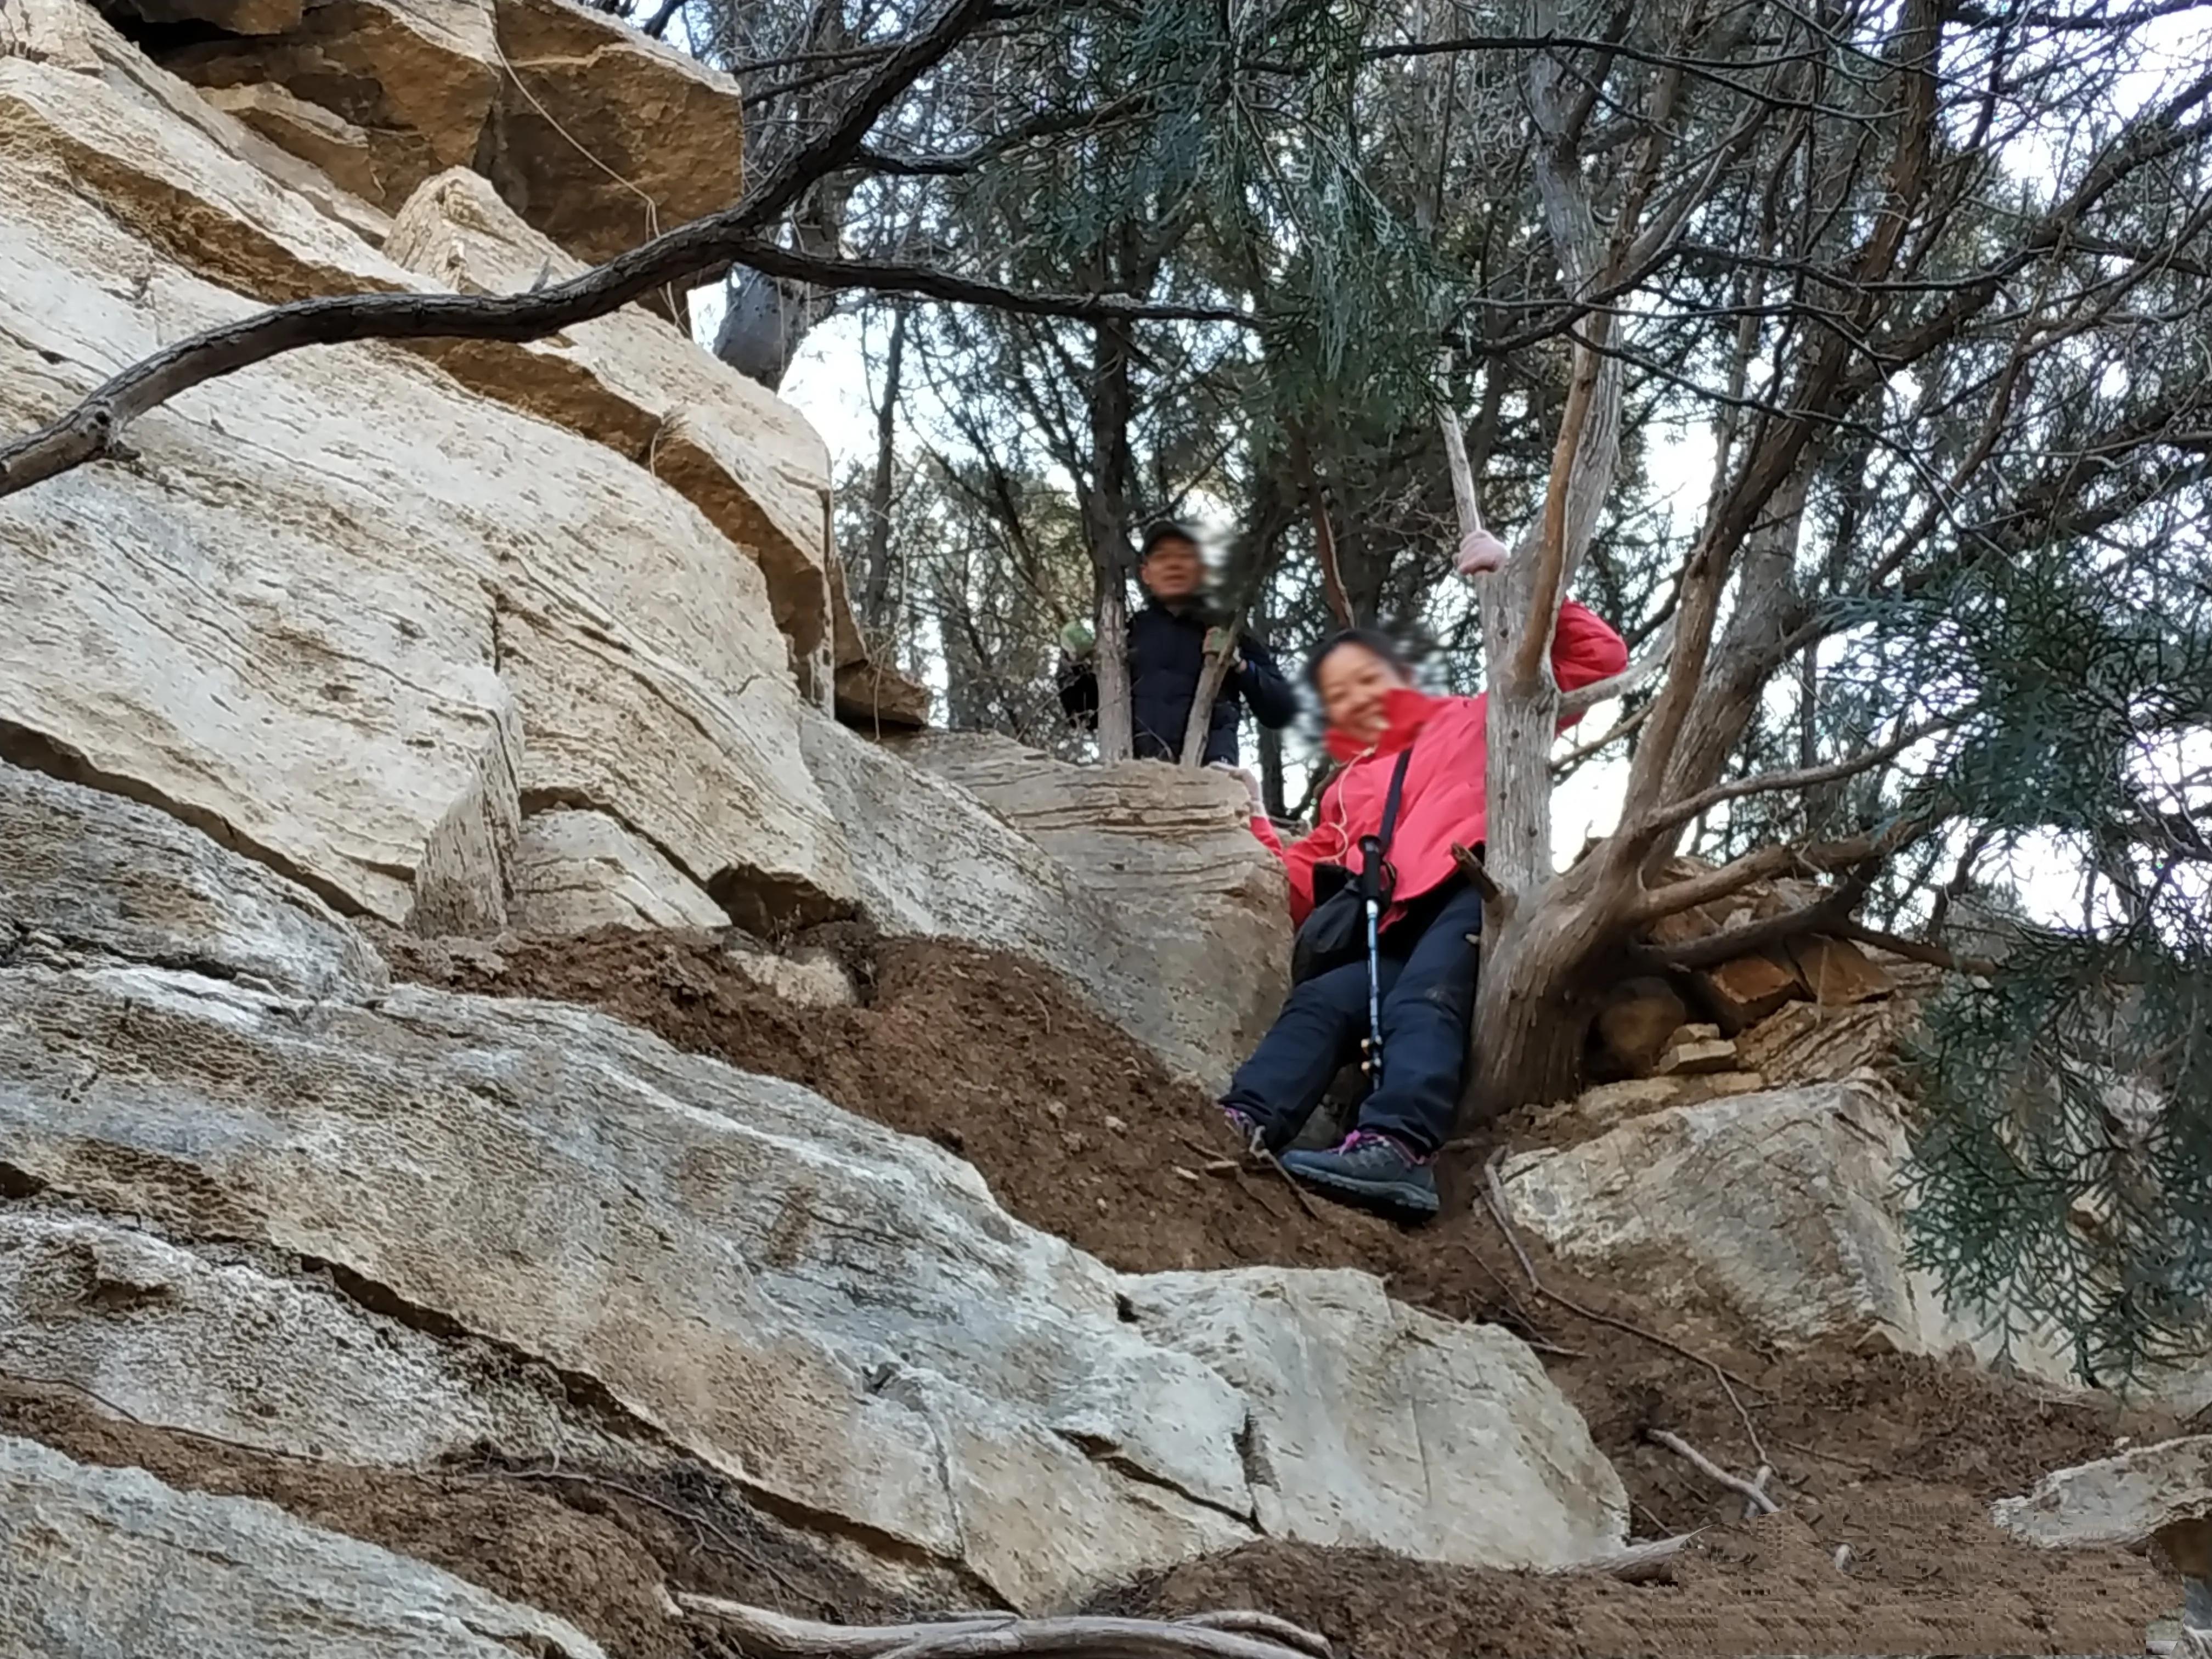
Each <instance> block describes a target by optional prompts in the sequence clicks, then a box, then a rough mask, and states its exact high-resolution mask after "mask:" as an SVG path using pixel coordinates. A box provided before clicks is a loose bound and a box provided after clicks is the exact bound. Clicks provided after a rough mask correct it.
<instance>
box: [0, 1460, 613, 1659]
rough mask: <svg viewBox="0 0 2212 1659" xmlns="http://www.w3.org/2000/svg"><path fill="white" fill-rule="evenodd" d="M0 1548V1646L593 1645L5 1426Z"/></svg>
mask: <svg viewBox="0 0 2212 1659" xmlns="http://www.w3.org/2000/svg"><path fill="white" fill-rule="evenodd" d="M0 1559H4V1560H5V1561H6V1562H7V1564H8V1565H7V1570H6V1583H7V1593H6V1594H5V1595H0V1652H6V1653H20V1654H38V1655H40V1656H41V1659H117V1656H121V1655H124V1654H131V1653H154V1652H161V1653H189V1654H192V1655H194V1656H196V1659H295V1656H297V1655H301V1654H308V1653H312V1654H315V1655H317V1656H327V1659H385V1656H387V1655H392V1654H403V1653H404V1654H407V1655H410V1656H419V1659H511V1656H513V1655H514V1654H517V1653H529V1654H535V1655H538V1656H542V1659H603V1656H602V1652H601V1650H600V1648H599V1644H598V1643H596V1642H593V1641H592V1639H591V1638H588V1637H586V1635H584V1633H583V1632H580V1631H579V1630H577V1629H576V1628H575V1627H574V1626H571V1625H569V1624H568V1623H566V1622H564V1621H563V1620H559V1619H556V1618H554V1617H553V1616H552V1615H551V1614H550V1613H541V1612H539V1611H538V1609H536V1608H534V1607H517V1606H516V1605H515V1604H514V1603H513V1602H511V1601H502V1600H501V1599H500V1598H499V1597H498V1596H495V1595H491V1594H490V1593H489V1591H486V1590H482V1589H477V1587H476V1586H475V1585H474V1584H471V1583H465V1582H464V1581H463V1580H461V1579H459V1578H456V1577H453V1575H452V1574H451V1573H448V1572H441V1571H439V1570H438V1569H437V1568H435V1567H431V1566H426V1565H423V1564H422V1562H420V1561H415V1560H410V1559H408V1558H406V1557H404V1556H399V1555H394V1554H392V1553H390V1552H388V1551H386V1550H381V1549H378V1548H376V1547H374V1546H371V1545H368V1544H363V1543H361V1542H359V1541H356V1540H354V1539H351V1538H345V1537H342V1536H340V1535H339V1534H336V1533H331V1532H325V1531H323V1530H322V1529H320V1528H315V1527H310V1526H307V1525H305V1524H303V1523H302V1522H298V1521H295V1520H293V1519H292V1518H291V1517H290V1516H287V1515H286V1514H285V1513H284V1512H283V1510H278V1509H276V1508H273V1507H271V1506H270V1505H269V1504H262V1503H257V1502H255V1501H254V1500H252V1499H251V1498H222V1497H213V1496H209V1495H207V1494H204V1493H200V1492H178V1491H176V1490H174V1489H173V1488H172V1487H169V1486H164V1485H163V1484H162V1483H161V1481H159V1480H155V1478H154V1477H153V1476H152V1475H150V1474H147V1473H146V1472H145V1471H144V1470H143V1469H106V1468H88V1467H87V1466H85V1465H84V1464H82V1463H78V1462H73V1461H72V1460H70V1459H69V1458H67V1457H64V1456H63V1455H61V1454H60V1453H58V1452H56V1451H51V1450H49V1449H46V1447H44V1446H40V1445H37V1444H35V1443H32V1442H30V1441H26V1440H18V1439H14V1438H9V1437H0Z"/></svg>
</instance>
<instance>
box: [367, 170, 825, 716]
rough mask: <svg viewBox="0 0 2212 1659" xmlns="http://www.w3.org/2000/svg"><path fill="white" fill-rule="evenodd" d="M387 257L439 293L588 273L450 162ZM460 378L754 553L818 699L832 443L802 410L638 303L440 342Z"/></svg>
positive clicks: (415, 200) (507, 290)
mask: <svg viewBox="0 0 2212 1659" xmlns="http://www.w3.org/2000/svg"><path fill="white" fill-rule="evenodd" d="M385 252H386V253H387V254H389V255H390V256H391V257H392V258H394V259H396V260H398V262H399V263H400V264H404V265H406V266H409V267H410V268H411V269H413V270H416V271H419V272H421V273H422V275H424V276H428V277H429V278H431V279H432V280H433V281H435V283H437V284H438V285H439V286H441V287H443V288H449V289H455V290H457V291H459V292H461V293H472V294H513V293H520V292H521V291H522V290H524V289H528V288H530V287H531V286H532V284H533V283H538V282H540V281H551V282H565V281H567V280H568V278H569V277H571V276H576V275H578V274H579V273H580V272H581V271H582V270H583V269H584V266H583V265H582V264H581V263H580V262H579V261H578V260H576V259H574V258H571V257H570V256H568V254H566V253H563V252H562V251H561V250H560V249H559V248H558V247H556V246H555V245H554V244H553V242H551V241H550V240H548V239H547V238H545V237H544V236H542V235H540V234H538V232H536V231H534V230H532V228H530V227H529V226H528V225H526V224H525V223H524V222H522V220H521V219H520V218H519V217H517V216H516V215H515V213H514V211H513V210H512V209H511V208H509V207H508V206H507V204H505V203H504V202H502V201H501V200H500V198H499V197H498V195H497V194H496V193H495V191H493V189H492V187H491V185H490V184H489V182H488V181H487V180H485V179H483V177H481V176H480V175H479V174H477V173H471V172H469V171H467V170H466V169H465V168H456V169H453V170H452V171H450V172H447V173H441V174H439V175H438V176H437V177H436V178H435V179H430V180H429V181H428V182H427V183H426V184H424V185H422V188H421V189H419V190H417V191H416V192H415V193H414V195H413V196H412V197H410V198H409V199H408V201H407V203H406V204H405V205H404V207H402V208H401V209H400V210H399V213H398V218H397V219H396V220H395V221H394V222H393V227H392V235H391V237H390V239H389V240H387V241H386V244H385ZM433 355H435V356H436V358H437V360H438V362H440V363H441V364H442V365H443V366H444V367H445V368H447V371H448V372H450V373H451V374H453V375H454V376H456V377H457V378H458V379H459V380H462V381H463V382H464V383H465V384H466V385H468V386H471V387H472V388H474V389H475V390H477V391H478V392H483V394H484V395H485V396H486V397H489V398H496V399H498V400H499V401H500V402H501V403H505V404H512V405H513V406H514V407H516V408H518V409H523V410H528V411H530V412H531V413H532V414H534V415H538V416H543V417H544V419H546V420H549V421H552V422H556V423H557V424H560V425H562V426H566V427H568V428H570V429H571V430H573V431H575V432H579V433H581V434H582V435H585V436H586V437H590V438H593V439H596V440H597V441H599V442H601V443H604V444H605V445H607V446H608V447H611V448H612V449H614V450H616V451H617V452H619V453H622V454H624V455H627V456H629V457H630V458H631V459H635V460H637V461H639V462H640V463H641V465H645V466H646V467H647V468H648V470H650V471H652V473H653V476H654V477H657V478H659V479H660V480H661V481H662V482H663V483H666V484H667V485H668V486H669V487H670V488H671V489H674V490H676V491H677V492H678V494H680V495H683V496H684V498H685V499H686V500H687V501H690V502H691V503H692V504H693V505H694V506H696V507H698V509H699V510H700V511H701V512H702V513H704V514H706V516H707V519H708V521H709V522H710V523H712V524H713V525H714V527H715V528H716V529H718V530H720V532H722V533H723V534H724V535H725V536H726V537H728V538H730V540H731V541H732V542H734V543H736V544H738V546H740V547H742V548H744V550H745V551H746V552H748V553H749V554H750V555H751V556H753V558H754V559H755V560H757V562H759V565H760V568H761V574H763V576H764V577H765V578H766V579H767V581H768V591H769V600H770V603H771V605H772V606H773V608H774V611H775V621H776V626H777V627H778V628H779V629H781V630H782V632H783V635H784V636H785V638H786V639H787V640H788V641H790V642H791V653H792V659H793V668H794V669H795V670H796V671H797V672H798V675H799V683H800V684H801V686H802V688H805V689H808V690H811V691H812V692H813V694H814V700H815V701H816V702H825V701H826V700H827V695H828V687H827V678H828V676H829V671H830V664H829V655H830V635H831V632H832V623H831V617H830V606H831V603H832V600H831V593H830V580H829V571H828V568H827V562H828V560H829V556H830V553H829V450H828V448H827V447H825V446H824V445H823V441H822V440H821V439H820V438H819V437H818V436H817V435H816V434H815V432H814V430H813V429H812V428H811V427H809V426H808V425H807V424H806V422H805V421H804V420H802V419H800V418H799V414H798V411H797V410H793V408H792V407H791V406H790V405H789V404H786V403H784V402H783V401H782V400H781V398H777V397H775V395H774V394H773V393H771V392H768V391H766V390H765V389H763V387H761V386H758V385H757V384H756V383H755V382H753V381H751V380H747V379H746V378H745V377H744V375H742V374H738V373H737V372H736V371H735V370H733V369H732V368H727V367H726V366H725V365H724V364H722V363H721V362H718V361H717V360H716V359H715V358H714V356H712V355H711V354H709V353H708V352H706V351H703V350H702V349H700V348H699V347H698V346H697V345H696V344H694V343H692V342H691V341H690V340H687V339H685V338H684V337H682V336H680V335H678V334H675V333H673V332H671V331H670V330H669V328H668V327H667V325H665V324H664V323H661V322H659V321H658V320H656V319H653V318H652V317H649V316H647V314H646V313H644V312H643V311H641V310H639V309H638V308H636V307H624V308H623V310H621V311H618V312H617V313H613V314H612V315H611V316H606V317H601V318H599V319H595V320H593V321H592V322H588V323H580V324H578V325H575V326H574V327H573V328H570V329H567V330H564V331H562V333H560V334H559V335H556V336H555V337H552V338H550V339H547V340H541V341H535V342H532V343H528V344H526V345H524V346H521V347H520V348H518V347H515V346H513V345H509V344H507V343H502V342H496V341H488V342H471V341H450V342H447V343H443V344H442V345H441V346H439V347H437V348H435V349H434V352H433Z"/></svg>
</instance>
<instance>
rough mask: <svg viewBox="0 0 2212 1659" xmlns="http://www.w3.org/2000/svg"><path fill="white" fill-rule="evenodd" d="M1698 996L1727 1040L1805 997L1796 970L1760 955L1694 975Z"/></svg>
mask: <svg viewBox="0 0 2212 1659" xmlns="http://www.w3.org/2000/svg"><path fill="white" fill-rule="evenodd" d="M1696 984H1697V987H1698V995H1699V999H1700V1000H1703V1001H1704V1003H1705V1006H1706V1007H1707V1008H1709V1009H1711V1011H1712V1015H1713V1018H1715V1019H1716V1020H1717V1021H1718V1022H1719V1024H1720V1028H1721V1030H1723V1031H1724V1032H1726V1033H1727V1034H1728V1035H1729V1036H1735V1034H1736V1033H1737V1032H1739V1031H1742V1030H1747V1029H1748V1028H1749V1027H1751V1026H1753V1025H1756V1024H1759V1021H1760V1020H1762V1019H1765V1018H1766V1017H1767V1016H1768V1015H1769V1014H1771V1013H1773V1012H1775V1011H1776V1010H1777V1009H1778V1008H1781V1007H1784V1006H1786V1005H1788V1004H1790V1003H1792V1002H1796V1001H1797V1000H1799V999H1801V998H1802V997H1803V996H1804V995H1805V994H1806V992H1805V984H1804V981H1802V980H1801V979H1800V978H1799V977H1798V976H1797V969H1796V968H1795V967H1793V966H1791V965H1790V963H1787V962H1784V961H1783V960H1781V959H1780V958H1779V957H1774V956H1770V955H1768V954H1767V953H1766V952H1765V951H1754V952H1753V954H1751V955H1750V956H1745V957H1736V958H1735V960H1734V961H1733V962H1724V963H1721V965H1720V966H1719V967H1717V968H1713V969H1707V970H1706V971H1705V972H1703V973H1700V974H1699V975H1696Z"/></svg>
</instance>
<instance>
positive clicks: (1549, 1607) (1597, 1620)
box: [1113, 1495, 2171, 1659]
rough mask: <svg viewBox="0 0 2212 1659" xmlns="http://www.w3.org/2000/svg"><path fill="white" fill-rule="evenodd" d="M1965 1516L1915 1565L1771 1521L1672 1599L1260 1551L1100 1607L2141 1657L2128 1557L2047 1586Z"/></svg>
mask: <svg viewBox="0 0 2212 1659" xmlns="http://www.w3.org/2000/svg"><path fill="white" fill-rule="evenodd" d="M1968 1509H1969V1506H1967V1505H1966V1504H1965V1503H1964V1500H1962V1499H1959V1498H1956V1497H1955V1495H1954V1499H1953V1501H1952V1502H1951V1503H1950V1504H1931V1505H1930V1507H1929V1514H1928V1515H1927V1516H1925V1517H1924V1518H1923V1531H1922V1534H1921V1538H1920V1544H1921V1550H1920V1551H1919V1552H1916V1553H1911V1554H1905V1555H1892V1556H1891V1557H1890V1558H1889V1559H1864V1558H1862V1559H1858V1560H1857V1561H1854V1562H1853V1564H1852V1565H1851V1568H1850V1572H1849V1573H1843V1572H1838V1571H1837V1569H1836V1565H1835V1561H1834V1559H1833V1557H1834V1550H1833V1547H1832V1545H1830V1544H1829V1543H1828V1541H1827V1540H1826V1537H1825V1536H1824V1535H1822V1534H1819V1533H1817V1532H1816V1531H1815V1529H1814V1528H1811V1527H1809V1526H1808V1525H1806V1524H1805V1523H1804V1522H1802V1521H1799V1520H1797V1519H1796V1518H1795V1517H1793V1516H1777V1517H1774V1518H1771V1519H1769V1520H1765V1521H1761V1522H1756V1523H1754V1524H1753V1525H1749V1526H1743V1525H1737V1524H1727V1525H1723V1526H1718V1527H1716V1528H1713V1529H1712V1530H1711V1531H1710V1532H1708V1533H1706V1534H1704V1535H1703V1536H1701V1537H1699V1539H1698V1540H1697V1541H1696V1542H1695V1543H1694V1544H1692V1546H1691V1547H1689V1549H1688V1550H1687V1551H1686V1552H1685V1553H1684V1555H1683V1556H1682V1558H1681V1559H1680V1561H1679V1563H1678V1564H1677V1565H1675V1567H1674V1571H1673V1573H1672V1575H1671V1577H1672V1582H1671V1583H1641V1584H1624V1583H1616V1582H1614V1581H1613V1580H1611V1579H1607V1578H1598V1577H1592V1576H1589V1575H1587V1574H1580V1575H1577V1576H1575V1577H1559V1578H1546V1577H1535V1576H1532V1575H1528V1574H1516V1573H1503V1572H1471V1571H1464V1570H1455V1569H1452V1568H1449V1567H1437V1566H1430V1565H1422V1564H1419V1563H1415V1562H1408V1561H1406V1560H1403V1559H1399V1558H1396V1557H1390V1556H1383V1555H1378V1554H1375V1553H1369V1552H1350V1551H1345V1552H1335V1553H1326V1554H1324V1553H1317V1552H1315V1551H1312V1550H1305V1549H1299V1548H1297V1547H1290V1546H1285V1545H1281V1544H1259V1545H1254V1546H1252V1547H1248V1548H1245V1549H1242V1550H1239V1551H1237V1553H1235V1554H1233V1555H1229V1556H1223V1557H1216V1558H1214V1559H1209V1560H1204V1561H1198V1562H1194V1563H1193V1564H1191V1565H1188V1566H1186V1567H1182V1568H1179V1569H1177V1570H1176V1571H1174V1572H1171V1573H1170V1574H1168V1575H1167V1576H1166V1577H1164V1579H1162V1580H1159V1581H1157V1582H1155V1583H1148V1584H1145V1585H1141V1586H1139V1587H1137V1588H1135V1589H1133V1590H1131V1591H1128V1592H1127V1593H1125V1594H1124V1595H1119V1596H1116V1597H1115V1598H1114V1601H1113V1605H1114V1607H1115V1611H1117V1612H1127V1613H1151V1614H1156V1615H1159V1616H1173V1615H1176V1614H1181V1613H1193V1612H1197V1611H1200V1610H1202V1609H1205V1608H1208V1607H1265V1608H1267V1610H1268V1611H1270V1612H1273V1613H1278V1614H1279V1615H1281V1616H1282V1617H1284V1618H1287V1619H1293V1620H1297V1621H1298V1622H1299V1623H1301V1624H1304V1625H1305V1626H1308V1627H1310V1628H1311V1629H1315V1630H1318V1631H1320V1632H1322V1633H1323V1634H1324V1635H1326V1636H1328V1638H1331V1639H1332V1640H1333V1641H1335V1642H1337V1643H1339V1644H1341V1645H1343V1646H1344V1647H1345V1648H1346V1649H1347V1650H1349V1651H1351V1652H1352V1653H1356V1654H1360V1655H1364V1656H1380V1655H1385V1654H1388V1655H1403V1656H1407V1659H1411V1656H1414V1655H1421V1656H1433V1659H1442V1656H1446V1655H1449V1656H1452V1659H1485V1656H1492V1655H1495V1656H1502V1659H1521V1656H1524V1655H1537V1654H1541V1655H1544V1656H1547V1659H1585V1656H1587V1659H1635V1656H1640V1655H1654V1656H1666V1659H1700V1656H1713V1659H1733V1656H1739V1655H1755V1654H2034V1653H2081V1654H2086V1653H2115V1652H2118V1653H2124V1652H2134V1651H2140V1650H2141V1649H2142V1632H2143V1627H2144V1626H2145V1624H2146V1623H2147V1622H2148V1620H2150V1619H2152V1618H2153V1617H2154V1616H2156V1615H2157V1614H2159V1613H2162V1612H2164V1611H2165V1610H2166V1606H2167V1604H2168V1601H2170V1599H2171V1598H2169V1597H2166V1596H2164V1595H2161V1594H2160V1589H2159V1587H2158V1585H2157V1584H2156V1583H2155V1580H2154V1577H2153V1576H2152V1575H2151V1574H2150V1573H2149V1572H2148V1570H2147V1569H2146V1568H2145V1567H2144V1566H2143V1565H2142V1563H2141V1562H2139V1561H2135V1560H2132V1559H2130V1558H2128V1557H2126V1556H2122V1555H2117V1554H2115V1555H2110V1556H2098V1557H2093V1558H2091V1557H2073V1558H2069V1560H2068V1562H2067V1565H2065V1566H2064V1567H2063V1569H2062V1570H2060V1571H2053V1570H2052V1569H2051V1565H2050V1563H2049V1562H2048V1561H2047V1560H2045V1559H2041V1558H2039V1557H2037V1556H2035V1555H2034V1554H2033V1553H2027V1552H2023V1551H2021V1550H2019V1549H2017V1548H2007V1547H2003V1546H2002V1545H2001V1544H1999V1543H1997V1542H1996V1541H1994V1540H1993V1539H1992V1538H1990V1536H1989V1535H1988V1533H1987V1528H1986V1527H1985V1526H1984V1525H1983V1524H1982V1523H1981V1522H1980V1521H1979V1518H1978V1516H1974V1515H1972V1514H1971V1513H1970V1512H1969V1513H1961V1511H1963V1510H1968Z"/></svg>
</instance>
